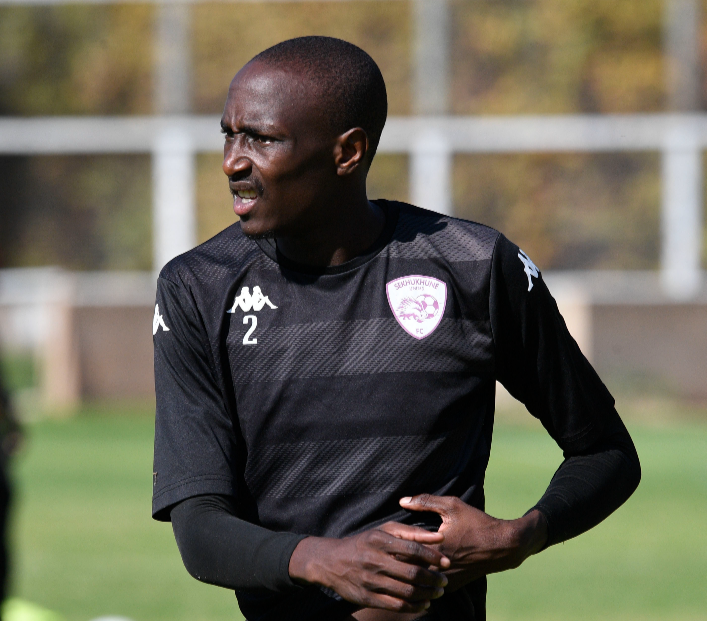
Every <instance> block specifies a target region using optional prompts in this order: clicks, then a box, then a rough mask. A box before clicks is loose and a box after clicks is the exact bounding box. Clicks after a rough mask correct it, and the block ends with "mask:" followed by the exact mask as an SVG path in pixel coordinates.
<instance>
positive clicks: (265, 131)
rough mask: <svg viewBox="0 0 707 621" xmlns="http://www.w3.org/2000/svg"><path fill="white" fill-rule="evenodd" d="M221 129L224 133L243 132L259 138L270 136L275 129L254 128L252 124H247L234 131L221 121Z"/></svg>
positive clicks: (265, 127)
mask: <svg viewBox="0 0 707 621" xmlns="http://www.w3.org/2000/svg"><path fill="white" fill-rule="evenodd" d="M221 129H222V130H224V131H237V132H241V133H244V134H256V135H258V136H263V135H270V134H271V133H272V132H273V131H274V128H272V127H267V126H261V127H258V126H254V125H252V124H250V123H247V124H245V125H242V126H241V127H239V128H238V129H236V130H234V129H233V128H232V127H231V126H230V125H229V124H228V123H227V122H226V121H224V120H223V119H221Z"/></svg>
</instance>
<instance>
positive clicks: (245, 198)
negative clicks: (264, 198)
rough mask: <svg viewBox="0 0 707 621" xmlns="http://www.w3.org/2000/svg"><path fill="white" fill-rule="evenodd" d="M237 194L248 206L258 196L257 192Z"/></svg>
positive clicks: (249, 191) (241, 191) (245, 191)
mask: <svg viewBox="0 0 707 621" xmlns="http://www.w3.org/2000/svg"><path fill="white" fill-rule="evenodd" d="M235 194H236V196H238V198H240V199H241V200H242V201H243V202H244V203H246V204H247V203H250V202H251V201H253V200H255V199H256V197H257V196H258V194H257V192H256V191H255V190H238V191H236V192H235Z"/></svg>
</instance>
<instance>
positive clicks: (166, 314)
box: [152, 278, 235, 521]
mask: <svg viewBox="0 0 707 621" xmlns="http://www.w3.org/2000/svg"><path fill="white" fill-rule="evenodd" d="M153 333H154V335H153V338H154V349H155V392H156V398H157V410H156V417H155V454H154V469H153V470H154V472H153V477H154V489H153V501H152V513H153V517H155V518H156V519H159V520H165V521H166V520H169V509H170V508H171V507H172V506H173V505H174V504H176V503H177V502H179V501H181V500H184V499H185V498H189V497H191V496H195V495H198V494H223V495H232V494H233V493H234V475H233V472H232V464H233V463H234V458H235V438H234V429H233V420H232V417H231V415H230V413H229V411H228V409H227V407H226V404H225V400H224V398H223V395H222V393H221V390H220V388H219V383H218V381H217V379H216V377H215V372H214V368H213V364H212V363H211V354H210V350H209V341H208V336H207V334H206V332H205V329H204V326H203V323H202V321H201V319H200V316H199V313H198V310H197V309H196V306H195V304H194V301H193V299H192V298H191V296H190V295H189V292H188V290H187V289H186V288H185V286H184V285H183V284H176V283H173V282H171V281H169V280H165V279H163V278H160V279H159V281H158V288H157V304H156V307H155V319H154V325H153Z"/></svg>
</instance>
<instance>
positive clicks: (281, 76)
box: [222, 37, 387, 236]
mask: <svg viewBox="0 0 707 621" xmlns="http://www.w3.org/2000/svg"><path fill="white" fill-rule="evenodd" d="M386 114H387V97H386V91H385V83H384V82H383V77H382V75H381V73H380V70H379V69H378V66H377V65H376V64H375V62H374V61H373V59H372V58H371V57H370V56H368V54H366V53H365V52H364V51H363V50H361V49H360V48H358V47H356V46H355V45H352V44H350V43H347V42H346V41H341V40H339V39H332V38H329V37H302V38H299V39H291V40H289V41H284V42H283V43H279V44H278V45H276V46H274V47H271V48H269V49H267V50H265V51H264V52H262V53H260V54H258V55H257V56H256V57H255V58H253V59H252V60H251V61H250V62H249V63H248V64H247V65H245V67H243V68H242V69H241V70H240V71H239V72H238V73H237V74H236V76H235V77H234V78H233V81H232V82H231V86H230V89H229V94H228V99H227V101H226V106H225V109H224V114H223V118H222V127H223V131H224V133H225V134H226V143H225V145H224V162H223V168H224V172H225V173H226V174H227V175H228V177H229V181H230V187H231V191H232V192H233V193H234V210H235V212H236V213H237V214H238V215H239V216H240V217H241V221H242V227H243V230H244V232H245V233H246V234H249V235H254V236H261V235H266V234H271V233H276V234H296V233H297V229H298V228H301V227H307V226H310V227H311V226H312V225H313V224H316V222H317V221H321V219H322V217H325V216H326V213H325V212H324V211H323V210H324V209H325V208H326V205H332V204H335V203H336V202H337V199H338V198H340V196H341V194H342V191H343V190H344V188H346V189H347V191H348V193H350V190H351V189H352V188H358V189H361V188H362V191H363V193H364V196H365V177H366V173H367V171H368V167H369V166H370V163H371V160H372V158H373V155H374V154H375V149H376V147H377V145H378V141H379V139H380V134H381V132H382V130H383V125H384V124H385V118H386ZM249 197H250V198H249Z"/></svg>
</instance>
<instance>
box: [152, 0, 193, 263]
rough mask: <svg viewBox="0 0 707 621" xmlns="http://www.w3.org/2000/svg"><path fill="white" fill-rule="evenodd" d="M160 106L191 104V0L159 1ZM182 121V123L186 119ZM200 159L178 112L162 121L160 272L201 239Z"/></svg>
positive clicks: (157, 218)
mask: <svg viewBox="0 0 707 621" xmlns="http://www.w3.org/2000/svg"><path fill="white" fill-rule="evenodd" d="M156 11H157V15H156V24H155V25H156V37H155V92H154V106H155V111H156V112H157V113H158V114H161V115H186V114H188V113H189V112H190V108H191V105H190V103H191V73H192V72H191V6H189V4H186V3H184V4H177V3H173V2H166V3H162V4H158V5H157V7H156ZM182 125H183V124H182ZM195 175H196V164H195V155H194V150H193V146H192V143H191V139H190V136H189V134H188V132H187V131H186V128H185V127H183V126H182V127H180V121H179V119H178V118H175V119H173V120H172V121H169V120H167V121H166V122H164V123H163V124H162V127H161V129H160V132H159V135H158V136H157V139H156V141H155V145H154V148H153V155H152V187H153V195H152V204H153V225H152V226H153V231H152V239H153V268H154V270H155V271H156V272H159V270H160V269H162V267H163V266H164V264H165V263H167V262H168V261H169V260H170V259H172V258H174V257H175V256H177V255H178V254H181V253H182V252H186V251H187V250H189V249H190V248H192V247H193V246H194V244H195V243H196V213H195V212H196V200H195V187H196V184H195Z"/></svg>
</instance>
